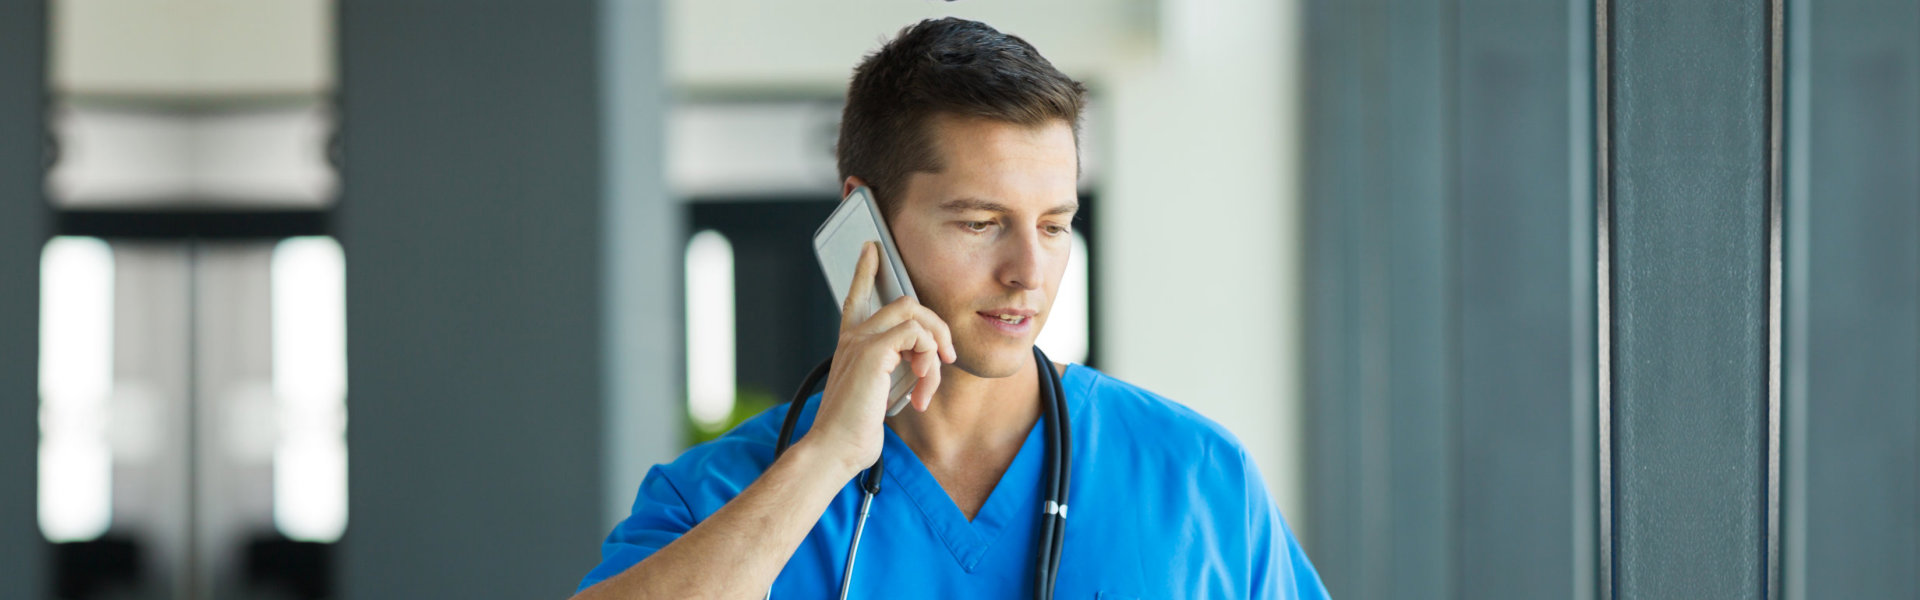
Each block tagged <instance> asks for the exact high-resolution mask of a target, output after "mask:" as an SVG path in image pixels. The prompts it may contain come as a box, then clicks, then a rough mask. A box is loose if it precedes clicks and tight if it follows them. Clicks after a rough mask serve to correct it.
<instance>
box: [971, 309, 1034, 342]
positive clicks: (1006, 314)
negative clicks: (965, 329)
mask: <svg viewBox="0 0 1920 600" xmlns="http://www.w3.org/2000/svg"><path fill="white" fill-rule="evenodd" d="M974 314H977V315H980V318H982V319H986V321H987V323H989V324H991V325H992V326H993V328H994V329H997V330H999V331H1000V332H1001V333H1005V334H1008V335H1013V336H1016V337H1017V336H1024V335H1026V334H1027V332H1028V331H1029V330H1031V329H1032V328H1033V317H1034V316H1036V315H1038V314H1039V313H1038V311H1032V310H1025V309H1017V308H996V309H993V310H984V311H980V312H977V313H974Z"/></svg>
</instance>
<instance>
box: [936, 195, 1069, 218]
mask: <svg viewBox="0 0 1920 600" xmlns="http://www.w3.org/2000/svg"><path fill="white" fill-rule="evenodd" d="M940 209H941V210H945V211H947V212H967V211H983V212H994V213H1002V214H1004V213H1010V212H1013V209H1012V208H1008V207H1007V205H1005V204H1001V203H999V202H994V201H992V200H981V199H979V198H955V199H953V200H948V201H946V202H942V203H940ZM1078 210H1080V203H1079V202H1068V203H1066V204H1060V205H1057V206H1054V207H1053V208H1049V209H1047V212H1046V213H1045V214H1046V215H1048V216H1051V215H1064V214H1068V213H1072V212H1075V211H1078Z"/></svg>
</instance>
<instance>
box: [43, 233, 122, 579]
mask: <svg viewBox="0 0 1920 600" xmlns="http://www.w3.org/2000/svg"><path fill="white" fill-rule="evenodd" d="M112 390H113V251H112V249H110V248H109V247H108V246H107V244H106V242H103V241H101V240H99V239H96V238H79V237H57V238H54V239H53V240H52V241H50V242H48V243H47V245H46V248H45V249H44V250H43V251H42V254H41V259H40V477H39V480H40V481H39V508H40V510H39V512H40V532H41V534H43V535H45V536H46V537H47V539H48V540H50V541H53V542H76V541H85V540H90V539H94V538H97V537H100V534H102V533H105V532H106V531H107V525H108V524H109V523H110V522H111V521H112V518H113V515H112V499H113V495H112V494H113V453H112V451H111V450H110V447H109V446H108V444H107V437H106V434H107V399H108V398H107V396H108V394H110V393H111V392H112Z"/></svg>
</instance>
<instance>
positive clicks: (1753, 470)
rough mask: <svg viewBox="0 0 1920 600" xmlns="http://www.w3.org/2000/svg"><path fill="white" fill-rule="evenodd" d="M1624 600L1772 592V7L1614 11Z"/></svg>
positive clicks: (1613, 399) (1612, 373) (1611, 206)
mask: <svg viewBox="0 0 1920 600" xmlns="http://www.w3.org/2000/svg"><path fill="white" fill-rule="evenodd" d="M1599 7H1600V14H1601V16H1602V18H1603V19H1604V22H1603V23H1602V24H1601V25H1602V27H1603V28H1604V29H1603V30H1602V31H1603V33H1602V37H1601V41H1602V52H1603V53H1604V57H1605V59H1606V60H1605V62H1604V63H1603V64H1602V66H1601V68H1600V73H1599V81H1600V82H1601V84H1602V85H1603V86H1604V87H1603V89H1602V90H1601V94H1602V96H1601V97H1602V98H1603V100H1604V102H1605V104H1603V105H1602V107H1601V112H1600V116H1601V121H1600V124H1601V125H1600V130H1601V131H1602V132H1603V134H1604V137H1602V138H1601V150H1602V152H1603V153H1604V155H1603V162H1602V165H1603V166H1602V169H1601V172H1600V173H1599V177H1600V178H1601V180H1602V181H1603V182H1604V184H1605V186H1606V187H1605V188H1603V192H1602V200H1603V202H1604V204H1603V211H1602V213H1601V223H1600V226H1601V228H1602V229H1601V231H1602V235H1601V238H1600V240H1601V243H1602V252H1605V253H1606V254H1605V255H1604V258H1605V259H1606V260H1607V262H1606V263H1604V264H1605V265H1606V266H1605V267H1604V268H1603V269H1602V271H1601V277H1602V278H1603V281H1604V282H1605V285H1606V289H1603V290H1602V302H1603V303H1604V304H1603V308H1602V312H1601V315H1600V316H1601V319H1602V321H1601V324H1600V327H1601V328H1602V331H1603V332H1604V333H1605V335H1604V336H1603V338H1602V351H1603V352H1606V353H1607V354H1603V358H1604V359H1605V362H1603V363H1602V365H1603V367H1602V369H1601V373H1600V377H1601V401H1602V403H1603V404H1602V406H1603V408H1604V410H1603V412H1602V413H1601V416H1602V419H1603V421H1602V432H1603V433H1602V438H1601V443H1602V455H1601V458H1602V461H1603V465H1604V466H1603V477H1602V485H1603V487H1602V490H1601V491H1602V494H1603V498H1604V499H1605V502H1606V506H1605V508H1604V509H1603V511H1604V512H1603V514H1604V515H1605V516H1606V520H1605V521H1603V526H1604V527H1606V528H1607V529H1606V532H1605V533H1607V535H1604V536H1603V539H1602V541H1603V543H1605V544H1606V547H1607V548H1608V553H1605V554H1603V558H1606V559H1610V560H1608V562H1606V563H1605V564H1606V567H1607V568H1608V569H1610V572H1609V575H1610V577H1609V578H1605V579H1603V580H1602V584H1603V586H1607V591H1608V592H1609V593H1608V594H1607V595H1606V597H1608V598H1688V599H1703V598H1766V597H1769V594H1770V592H1771V588H1772V586H1771V583H1770V582H1771V569H1769V561H1770V559H1771V558H1773V557H1772V555H1771V553H1770V551H1769V550H1770V547H1771V545H1772V543H1773V536H1772V535H1771V534H1772V532H1771V531H1770V529H1771V523H1773V521H1772V518H1771V508H1772V507H1773V506H1772V505H1771V504H1770V502H1769V500H1770V497H1771V496H1770V494H1769V493H1768V490H1769V489H1770V486H1771V485H1773V484H1774V482H1775V480H1774V479H1773V478H1772V476H1771V473H1772V467H1773V463H1772V462H1771V457H1772V451H1773V447H1772V443H1773V442H1774V441H1775V440H1777V438H1776V437H1770V436H1769V426H1770V425H1772V424H1774V423H1775V421H1773V418H1774V417H1773V416H1772V415H1771V411H1772V410H1773V407H1774V406H1776V404H1775V402H1774V401H1773V398H1772V397H1771V396H1770V392H1771V388H1770V386H1769V377H1770V375H1771V374H1770V371H1769V369H1768V364H1769V360H1770V356H1771V347H1770V345H1769V337H1768V336H1769V334H1770V333H1772V332H1774V329H1773V327H1772V326H1771V325H1770V322H1769V315H1770V312H1769V311H1770V309H1771V308H1772V305H1771V304H1770V302H1769V298H1770V290H1769V285H1770V279H1769V269H1770V268H1772V266H1773V262H1772V258H1771V257H1772V254H1771V252H1772V251H1773V246H1772V245H1771V243H1770V240H1769V236H1770V235H1772V231H1773V230H1772V229H1770V218H1772V217H1774V216H1776V215H1775V214H1774V213H1773V212H1772V211H1771V209H1770V203H1771V199H1772V196H1771V194H1772V193H1773V192H1774V191H1775V189H1774V186H1772V185H1770V183H1769V182H1770V181H1771V180H1772V176H1773V171H1772V170H1771V166H1770V165H1771V164H1772V163H1771V160H1772V154H1771V150H1770V149H1771V146H1770V144H1771V142H1772V141H1773V139H1772V138H1771V137H1770V130H1771V121H1770V118H1771V117H1772V116H1773V112H1772V109H1771V107H1770V106H1771V104H1770V103H1771V100H1772V96H1771V95H1770V89H1771V88H1770V87H1769V86H1770V84H1771V83H1772V80H1771V78H1770V69H1771V68H1772V66H1773V64H1774V63H1773V61H1772V60H1771V50H1772V49H1773V46H1772V44H1770V36H1771V35H1772V34H1773V29H1772V28H1771V27H1770V25H1771V23H1770V18H1771V16H1772V14H1771V10H1770V9H1771V7H1770V6H1769V3H1768V2H1765V1H1763V0H1741V1H1732V0H1728V1H1698V0H1686V1H1676V0H1602V1H1601V2H1600V3H1599Z"/></svg>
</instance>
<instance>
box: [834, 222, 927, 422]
mask: <svg viewBox="0 0 1920 600" xmlns="http://www.w3.org/2000/svg"><path fill="white" fill-rule="evenodd" d="M867 242H879V243H880V268H879V270H878V272H877V273H875V276H874V285H873V293H871V294H868V295H867V298H865V299H864V300H863V301H856V302H855V303H854V306H853V314H852V315H850V316H851V317H852V318H853V320H854V321H865V320H867V319H868V318H870V317H872V316H873V313H876V312H879V311H880V307H882V306H885V305H886V304H887V303H888V302H892V301H894V300H897V299H899V298H900V297H901V296H912V297H914V298H915V299H918V298H919V296H918V295H916V294H914V293H913V280H912V279H911V278H909V277H908V276H907V267H906V265H905V264H904V263H902V262H900V251H899V250H898V249H897V248H896V247H895V246H894V245H893V234H892V233H890V232H889V231H887V220H886V218H884V217H883V216H882V215H881V214H880V205H879V204H878V203H875V202H874V201H873V192H872V191H871V190H868V189H867V188H866V186H860V187H856V188H853V191H852V192H851V193H848V194H847V197H846V198H843V199H841V201H840V206H839V207H837V208H835V209H834V210H833V214H832V215H830V216H828V217H827V222H826V223H822V224H821V225H820V229H819V230H817V231H815V232H814V233H813V253H814V255H815V256H818V257H819V259H820V270H821V272H822V273H824V274H825V275H826V276H827V290H828V291H830V292H832V293H833V305H834V306H840V305H841V301H843V300H845V299H846V298H847V294H849V293H851V292H852V291H853V274H854V270H855V269H856V268H858V266H859V264H860V248H861V246H864V245H866V243H867ZM917 379H918V378H916V377H914V375H913V369H912V367H910V366H908V365H907V364H906V363H905V362H902V363H901V364H900V366H899V367H896V368H894V370H893V385H892V386H891V388H890V390H889V392H888V403H887V416H889V417H891V416H893V415H896V414H900V410H901V409H903V408H906V406H907V400H908V394H910V393H911V392H912V391H913V384H914V381H916V380H917Z"/></svg>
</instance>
